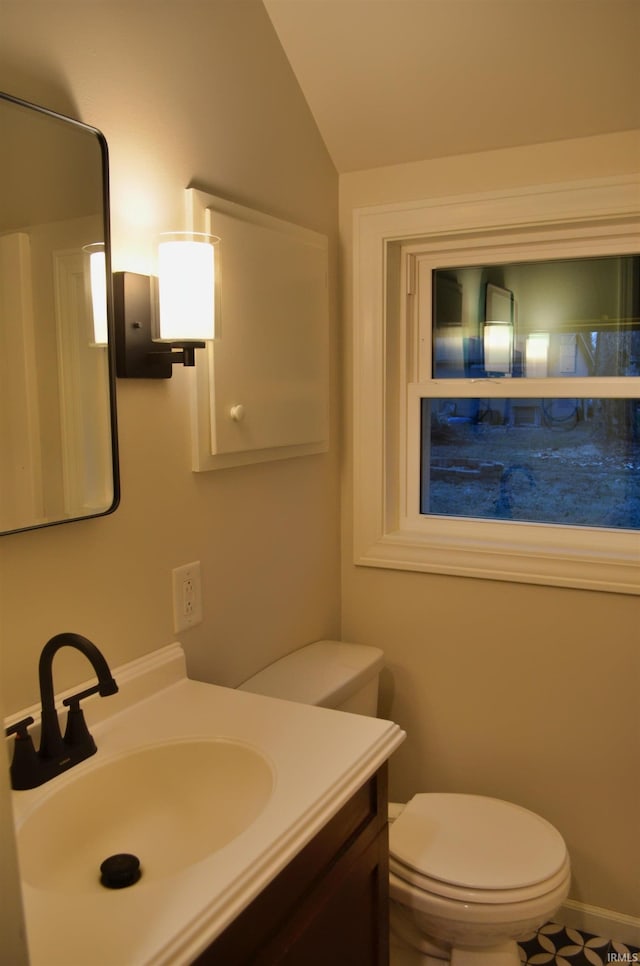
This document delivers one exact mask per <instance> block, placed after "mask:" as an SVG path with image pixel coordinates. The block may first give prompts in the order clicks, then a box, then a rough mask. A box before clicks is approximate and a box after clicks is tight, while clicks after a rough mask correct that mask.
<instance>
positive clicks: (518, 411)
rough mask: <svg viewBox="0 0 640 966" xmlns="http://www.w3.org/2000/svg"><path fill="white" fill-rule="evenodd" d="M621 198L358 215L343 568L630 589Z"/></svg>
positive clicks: (635, 430) (635, 360)
mask: <svg viewBox="0 0 640 966" xmlns="http://www.w3.org/2000/svg"><path fill="white" fill-rule="evenodd" d="M639 224H640V203H639V192H638V183H637V181H636V180H634V179H631V178H629V179H616V180H615V181H606V182H604V181H601V182H595V183H590V184H589V185H577V186H564V187H563V186H560V187H558V186H553V187H550V188H545V189H529V190H527V191H522V192H520V193H518V194H517V195H514V194H507V193H505V194H499V195H497V194H494V195H491V196H488V195H487V196H475V197H473V198H467V199H448V200H445V201H444V202H436V203H433V204H419V205H415V206H412V207H406V206H403V207H401V208H398V209H390V208H388V207H387V208H384V209H364V210H362V211H360V212H358V213H357V215H356V244H357V248H356V252H357V263H356V266H355V269H356V302H355V318H354V324H355V385H354V389H355V393H354V399H355V433H354V441H355V454H354V457H355V489H356V492H355V532H354V535H355V552H356V562H357V563H360V564H365V565H372V566H383V567H395V568H405V569H414V570H425V571H433V572H442V573H453V574H462V575H467V576H477V577H488V578H494V579H503V580H504V579H506V580H519V581H527V582H534V583H553V584H558V585H564V586H575V587H589V588H594V589H601V590H611V591H617V592H625V593H637V592H638V591H639V590H640V587H639V581H638V575H639V570H640V560H639V557H640V553H639V551H640V465H639V463H638V460H639V452H640V378H639V366H640V304H639V303H640V277H639V275H640V259H639V258H638V254H637V252H638V250H639V249H640V237H639V233H638V225H639Z"/></svg>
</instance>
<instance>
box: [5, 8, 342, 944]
mask: <svg viewBox="0 0 640 966" xmlns="http://www.w3.org/2000/svg"><path fill="white" fill-rule="evenodd" d="M0 90H4V91H8V92H9V93H12V94H16V95H18V96H21V97H24V98H26V99H28V100H32V101H35V102H36V103H40V104H43V105H45V106H47V107H50V108H53V109H55V110H59V111H62V112H63V113H67V114H71V115H72V116H75V117H79V118H80V119H81V120H84V121H86V122H88V123H91V124H93V125H95V126H96V127H98V128H100V129H101V130H102V131H103V133H104V134H105V136H106V138H107V141H108V144H109V151H110V167H111V195H112V232H113V263H114V268H115V269H116V270H117V269H127V270H133V271H150V269H151V258H152V246H153V236H154V234H155V233H156V232H158V231H160V230H168V229H172V228H176V227H177V228H180V227H184V225H183V217H184V215H183V205H184V201H183V189H184V188H185V187H186V186H187V185H188V184H189V183H190V182H191V181H192V180H195V181H197V182H198V184H199V185H200V186H201V187H204V188H206V189H208V190H210V191H212V192H214V193H215V194H219V195H222V196H226V197H229V198H230V199H232V200H234V201H237V202H239V203H241V204H244V205H249V206H252V207H255V208H258V209H260V210H263V211H266V212H268V213H270V214H273V215H275V216H276V217H279V218H283V219H287V220H290V221H293V222H296V223H298V224H301V225H304V226H306V227H308V228H311V229H314V230H316V231H320V232H324V233H326V234H328V235H329V236H330V249H331V254H330V258H331V265H332V269H333V270H332V281H331V289H332V291H331V318H332V321H331V346H332V355H333V359H334V363H333V373H332V380H333V392H332V405H333V410H332V431H333V435H332V439H333V442H332V447H331V451H330V453H329V454H328V455H321V456H314V457H306V458H299V459H292V460H288V461H281V462H273V463H268V464H263V465H256V466H252V467H247V468H239V469H230V470H221V471H217V472H212V473H206V474H200V475H196V474H193V473H192V472H191V469H190V466H191V450H190V438H189V426H190V423H189V377H190V376H191V375H192V373H190V372H188V371H187V370H185V369H182V368H180V369H177V371H176V372H175V374H174V376H173V378H172V379H171V380H170V381H166V382H165V381H163V382H162V383H152V382H142V381H122V380H121V381H119V383H118V416H119V423H120V426H119V429H120V459H121V472H122V503H121V507H120V508H119V509H118V510H117V512H116V513H115V514H114V515H112V516H110V517H106V518H103V519H98V520H94V521H85V522H80V523H73V524H70V525H66V526H61V527H54V528H52V529H46V530H41V531H33V532H30V533H23V534H16V535H11V536H5V537H2V538H1V539H0V607H1V636H0V669H1V678H0V680H1V684H2V693H3V699H4V710H5V713H7V714H9V713H11V712H13V711H16V710H17V709H19V708H21V707H24V706H25V705H27V704H30V703H31V702H34V701H35V700H36V698H37V658H38V654H39V652H40V649H41V648H42V645H43V644H44V643H45V641H46V640H47V639H48V638H49V637H51V636H52V635H53V634H55V633H58V632H60V631H64V630H71V631H76V632H78V633H81V634H85V635H87V636H88V637H89V638H91V639H92V640H94V641H95V642H96V643H97V644H98V645H99V646H100V647H101V648H102V649H103V651H104V653H105V655H106V656H107V658H108V660H109V661H110V662H111V664H112V666H113V665H118V664H121V663H122V662H125V661H128V660H131V659H132V658H135V657H136V656H139V655H142V654H144V653H147V652H149V651H151V650H153V649H155V648H157V647H160V646H162V645H164V644H166V643H168V642H169V641H171V640H173V639H174V638H175V636H176V635H174V633H173V626H172V603H171V583H170V571H171V569H172V568H173V567H176V566H178V565H180V564H183V563H188V562H190V561H192V560H200V561H201V563H202V580H203V594H204V622H203V624H202V625H201V626H199V627H197V628H194V629H192V630H190V631H189V632H187V633H183V634H182V635H180V639H181V640H182V642H183V643H184V646H185V648H186V651H187V655H188V665H189V669H190V673H191V674H192V676H195V677H200V678H203V679H207V680H211V681H215V682H218V683H222V684H231V685H234V684H237V683H239V682H240V681H241V680H243V679H244V678H246V677H247V676H249V675H250V674H251V673H253V672H255V671H256V670H258V669H259V668H260V667H262V666H263V665H265V664H267V663H269V662H270V661H271V660H273V659H275V658H276V657H278V656H280V655H281V654H283V653H286V652H288V651H291V650H293V649H294V648H295V647H297V646H299V645H300V644H301V643H305V642H308V641H311V640H314V639H317V638H321V637H325V636H335V635H336V634H338V633H339V508H338V506H339V486H338V457H337V438H338V432H337V418H338V414H337V407H336V397H337V393H336V389H337V385H338V379H337V358H338V350H337V347H336V341H337V328H336V304H335V303H336V296H335V291H336V283H335V263H336V234H337V196H338V191H337V175H336V172H335V169H334V167H333V165H332V163H331V161H330V160H329V158H328V155H327V153H326V150H325V148H324V145H323V143H322V141H321V139H320V137H319V135H318V133H317V130H316V127H315V124H314V122H313V120H312V119H311V116H310V114H309V111H308V109H307V107H306V104H305V102H304V100H303V98H302V95H301V94H300V91H299V88H298V86H297V84H296V82H295V80H294V78H293V75H292V73H291V71H290V68H289V66H288V63H287V61H286V59H285V57H284V54H283V52H282V50H281V48H280V45H279V43H278V41H277V39H276V37H275V34H274V33H273V29H272V27H271V23H270V21H269V19H268V17H267V15H266V13H265V11H264V9H263V7H262V4H261V3H260V2H259V0H202V2H196V0H172V2H164V0H154V2H130V0H128V2H123V3H117V2H111V0H101V2H97V3H87V2H86V0H71V2H66V0H59V2H56V3H51V2H49V0H44V2H34V0H0ZM55 672H56V686H57V688H61V687H63V686H69V685H70V684H72V683H74V680H75V681H77V680H82V679H84V678H86V677H87V667H86V665H85V664H83V663H82V660H81V659H80V658H74V659H71V658H68V657H67V656H66V655H65V653H61V654H60V655H59V656H58V657H57V658H56V668H55ZM2 808H5V809H6V801H5V803H4V806H3V804H2V803H1V802H0V809H2ZM2 867H3V869H6V865H5V863H4V862H3V863H2ZM10 888H11V886H10V884H9V883H7V882H5V884H4V887H3V889H2V891H3V892H4V891H7V892H8V891H9V890H10ZM1 960H2V955H1V954H0V961H1Z"/></svg>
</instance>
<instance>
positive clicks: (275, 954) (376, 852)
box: [255, 834, 389, 966]
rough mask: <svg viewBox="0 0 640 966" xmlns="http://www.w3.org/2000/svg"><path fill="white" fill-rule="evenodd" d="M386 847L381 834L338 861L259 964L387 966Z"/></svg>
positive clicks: (261, 965) (384, 839)
mask: <svg viewBox="0 0 640 966" xmlns="http://www.w3.org/2000/svg"><path fill="white" fill-rule="evenodd" d="M386 849H387V844H386V836H385V835H383V834H380V835H378V836H377V837H376V838H375V839H374V840H373V842H371V843H370V844H369V845H368V846H366V847H365V848H364V849H363V850H362V851H360V852H359V854H357V855H351V856H345V857H344V858H343V860H341V861H340V862H339V863H337V864H336V865H335V866H334V867H333V869H332V870H331V872H330V873H329V874H328V875H327V876H326V878H325V879H324V880H323V882H322V884H321V886H320V887H319V888H318V889H316V890H315V892H314V893H313V894H312V895H311V896H310V897H309V899H308V901H307V902H306V903H304V904H303V905H302V907H301V908H300V909H299V910H297V913H296V915H295V917H294V918H293V919H292V920H290V921H289V922H288V923H287V926H286V929H285V930H284V931H283V933H282V934H281V935H279V936H276V937H275V939H274V940H273V941H272V942H271V943H270V944H269V945H268V946H267V947H266V948H265V949H264V950H262V951H261V953H260V955H259V956H258V957H257V959H256V961H255V963H256V966H274V964H276V963H277V964H278V966H327V964H331V966H387V964H388V962H389V951H388V915H389V908H388V900H387V880H388V868H387V857H386Z"/></svg>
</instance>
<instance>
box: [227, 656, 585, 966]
mask: <svg viewBox="0 0 640 966" xmlns="http://www.w3.org/2000/svg"><path fill="white" fill-rule="evenodd" d="M383 662H384V655H383V652H382V651H381V650H379V649H378V648H375V647H367V646H365V645H362V644H344V643H341V642H338V641H317V642H316V643H315V644H309V645H307V646H306V647H303V648H301V649H300V650H299V651H295V652H294V653H293V654H289V655H287V657H284V658H282V659H281V660H279V661H276V662H275V663H274V664H271V665H270V666H269V667H267V668H265V669H264V670H263V671H260V672H259V673H258V674H256V675H254V676H253V677H251V678H249V680H248V681H245V682H244V684H242V685H241V686H240V687H241V690H245V691H252V692H254V693H256V694H266V695H270V696H271V697H277V698H284V699H286V700H290V701H300V702H302V703H305V704H315V705H319V706H321V707H325V708H335V709H337V710H339V711H351V712H355V713H357V714H368V715H371V716H375V714H376V711H377V700H378V678H379V674H380V670H381V668H382V666H383ZM389 818H390V822H391V826H390V832H389V853H390V858H389V864H390V876H389V890H390V896H391V933H392V946H393V950H392V963H393V962H394V957H395V962H396V963H397V966H443V964H444V963H450V964H451V966H520V956H519V953H518V947H517V945H516V940H517V939H519V938H520V937H521V936H524V935H526V934H527V933H531V932H533V931H534V930H535V929H537V928H538V927H539V926H541V925H542V924H543V923H545V922H547V921H548V920H549V919H550V918H551V917H552V916H553V914H554V913H555V912H556V910H557V909H558V908H559V907H560V906H561V905H562V903H563V901H564V900H565V899H566V897H567V895H568V892H569V883H570V879H571V869H570V863H569V856H568V853H567V848H566V846H565V843H564V840H563V839H562V836H561V835H560V833H559V832H558V831H557V830H556V829H555V828H554V827H553V826H552V825H550V824H549V823H548V822H547V821H545V820H544V819H543V818H540V817H539V816H538V815H536V814H535V813H533V812H530V811H528V810H527V809H524V808H521V807H520V806H518V805H513V804H511V803H509V802H504V801H500V800H499V799H495V798H486V797H483V796H480V795H458V794H440V793H429V794H419V795H414V797H413V798H412V799H411V801H410V802H408V803H407V805H393V804H392V805H390V806H389Z"/></svg>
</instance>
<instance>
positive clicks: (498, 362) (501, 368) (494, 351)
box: [483, 322, 513, 376]
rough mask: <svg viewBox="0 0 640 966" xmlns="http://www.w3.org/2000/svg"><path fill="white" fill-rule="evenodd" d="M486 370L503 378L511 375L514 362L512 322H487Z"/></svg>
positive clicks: (485, 344) (484, 337)
mask: <svg viewBox="0 0 640 966" xmlns="http://www.w3.org/2000/svg"><path fill="white" fill-rule="evenodd" d="M483 341H484V369H485V372H495V373H496V374H500V375H503V376H506V375H511V369H512V360H513V326H512V325H511V323H510V322H485V323H484V332H483Z"/></svg>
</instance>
